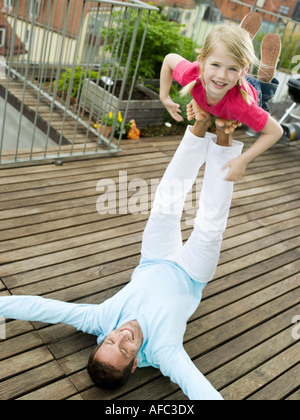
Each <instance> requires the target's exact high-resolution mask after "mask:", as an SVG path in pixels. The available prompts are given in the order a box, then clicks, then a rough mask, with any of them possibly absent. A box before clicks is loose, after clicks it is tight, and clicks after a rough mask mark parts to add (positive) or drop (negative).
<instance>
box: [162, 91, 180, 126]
mask: <svg viewBox="0 0 300 420" xmlns="http://www.w3.org/2000/svg"><path fill="white" fill-rule="evenodd" d="M161 102H162V104H163V105H164V107H165V108H166V110H167V111H168V113H169V114H170V115H171V117H172V118H174V120H175V121H178V122H182V121H183V117H182V116H181V115H180V114H181V109H180V105H179V104H176V103H175V102H174V101H173V99H172V98H171V97H170V96H168V97H167V98H166V99H163V100H162V99H161Z"/></svg>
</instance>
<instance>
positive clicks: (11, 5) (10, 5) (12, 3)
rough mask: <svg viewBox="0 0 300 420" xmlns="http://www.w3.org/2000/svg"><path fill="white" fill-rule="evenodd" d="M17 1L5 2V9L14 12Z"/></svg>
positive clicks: (9, 0) (6, 0) (8, 0)
mask: <svg viewBox="0 0 300 420" xmlns="http://www.w3.org/2000/svg"><path fill="white" fill-rule="evenodd" d="M14 3H15V0H4V7H5V8H6V9H7V10H12V9H13V8H14Z"/></svg>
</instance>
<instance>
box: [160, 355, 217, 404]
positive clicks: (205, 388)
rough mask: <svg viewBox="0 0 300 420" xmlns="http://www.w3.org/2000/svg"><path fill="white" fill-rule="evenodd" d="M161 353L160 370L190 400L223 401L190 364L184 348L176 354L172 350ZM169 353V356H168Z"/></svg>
mask: <svg viewBox="0 0 300 420" xmlns="http://www.w3.org/2000/svg"><path fill="white" fill-rule="evenodd" d="M170 350H171V351H170V352H168V350H167V349H165V350H164V352H163V351H162V352H161V353H160V354H161V355H162V358H161V363H160V370H161V372H162V374H163V375H164V376H168V377H169V378H170V379H171V381H172V382H174V383H176V384H178V385H179V386H180V388H181V390H182V391H183V392H184V394H185V395H187V396H188V397H189V399H190V400H204V401H206V400H213V401H217V400H220V401H222V400H223V397H222V395H221V394H220V393H219V392H218V391H217V390H216V389H215V388H214V387H213V386H212V385H211V383H210V382H209V381H208V380H207V379H206V378H205V376H204V375H203V374H202V373H201V372H200V371H199V369H198V368H197V367H196V365H195V364H194V363H193V362H192V360H191V359H190V357H189V355H188V354H187V353H186V351H185V350H184V348H183V347H182V349H181V350H179V351H178V352H174V349H170ZM168 353H169V354H168Z"/></svg>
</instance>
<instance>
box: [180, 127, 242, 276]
mask: <svg viewBox="0 0 300 420" xmlns="http://www.w3.org/2000/svg"><path fill="white" fill-rule="evenodd" d="M242 148H243V144H242V143H240V142H237V141H235V140H232V135H231V134H226V133H225V132H224V130H217V136H215V137H214V139H212V140H211V141H210V142H209V146H208V152H207V159H206V168H205V175H204V181H203V188H202V192H201V196H200V203H199V211H198V214H197V217H196V219H195V225H194V230H193V232H192V234H191V236H190V238H189V240H188V241H187V243H186V244H185V245H184V247H183V249H182V251H181V252H180V254H179V256H178V258H177V262H178V264H179V265H181V266H182V267H183V268H184V269H185V270H186V271H187V272H188V274H189V275H190V276H191V277H192V278H193V279H194V280H196V281H198V282H201V283H207V282H208V281H210V280H211V279H212V277H213V276H214V273H215V270H216V267H217V264H218V261H219V256H220V250H221V244H222V236H223V232H224V231H225V229H226V226H227V219H228V215H229V210H230V206H231V200H232V193H233V186H234V184H233V182H229V181H225V177H226V172H225V171H223V170H222V168H223V167H224V166H225V164H226V163H228V162H229V161H230V160H232V159H234V158H236V157H238V156H239V155H240V154H241V152H242Z"/></svg>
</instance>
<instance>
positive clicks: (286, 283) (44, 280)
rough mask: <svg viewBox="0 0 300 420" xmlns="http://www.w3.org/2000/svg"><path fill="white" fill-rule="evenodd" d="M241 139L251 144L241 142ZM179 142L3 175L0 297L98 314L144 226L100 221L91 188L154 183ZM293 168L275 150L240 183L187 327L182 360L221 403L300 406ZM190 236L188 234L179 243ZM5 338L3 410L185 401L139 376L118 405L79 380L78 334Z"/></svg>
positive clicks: (13, 329)
mask: <svg viewBox="0 0 300 420" xmlns="http://www.w3.org/2000/svg"><path fill="white" fill-rule="evenodd" d="M236 138H238V139H241V140H244V141H246V144H247V145H249V144H250V143H251V142H252V141H253V140H250V139H247V138H245V135H244V134H243V132H239V133H237V135H236ZM179 140H180V139H179V138H157V139H144V140H141V141H140V142H134V141H131V142H129V141H128V142H123V144H122V149H123V152H122V153H120V154H119V155H118V156H115V157H105V158H99V159H90V160H85V161H75V162H67V163H65V164H64V165H63V166H60V167H57V166H54V165H51V164H43V165H39V166H34V167H30V168H29V167H27V168H26V167H24V168H22V167H16V168H12V169H6V168H2V169H1V170H0V175H1V177H0V191H1V194H0V231H1V234H0V264H1V266H0V296H6V295H9V294H15V295H20V294H33V295H35V294H38V295H42V296H44V297H48V298H54V299H60V300H65V301H70V302H85V303H94V304H97V303H101V302H103V301H104V300H106V299H107V298H109V297H110V296H112V295H114V294H115V293H116V292H117V291H118V290H120V289H121V288H122V287H123V286H124V285H125V284H126V283H127V282H128V281H129V280H130V277H131V273H132V271H133V269H134V268H135V266H136V265H137V264H138V262H139V258H140V255H139V252H140V245H141V238H142V232H143V229H144V226H145V223H146V220H147V217H148V215H147V214H136V215H131V214H116V215H113V214H112V215H105V216H100V215H99V214H98V213H97V211H96V201H97V198H98V197H99V195H100V194H99V192H97V191H96V185H97V182H98V181H99V180H100V179H105V178H112V179H116V181H117V180H118V176H119V171H128V182H129V181H130V180H132V179H134V178H143V179H145V180H148V181H149V180H150V179H153V178H155V179H158V178H160V177H161V176H162V174H163V172H164V170H165V168H166V166H167V164H168V162H169V161H170V159H171V157H172V155H173V153H174V151H175V149H176V147H177V145H178V143H179ZM299 162H300V146H299V144H294V145H290V146H286V145H281V144H278V145H276V146H274V147H273V148H272V149H271V150H269V151H268V152H266V153H265V154H264V155H263V156H261V157H260V158H258V159H257V160H256V161H255V162H254V163H252V164H251V165H250V167H249V168H248V171H247V175H246V176H245V177H244V179H243V180H242V181H241V182H239V183H237V184H236V187H235V193H234V199H233V204H232V209H231V213H230V219H229V223H228V229H227V231H226V234H225V237H224V243H223V249H222V255H221V259H220V264H219V267H218V269H217V273H216V275H215V278H214V280H213V281H212V282H211V283H210V284H209V285H208V286H207V288H206V289H205V292H204V297H203V300H202V303H201V305H200V307H199V308H198V310H197V312H196V313H195V314H194V315H193V317H192V318H191V320H190V322H189V324H188V327H187V331H186V335H185V348H186V350H187V352H188V353H189V354H190V356H191V357H192V359H193V360H194V362H195V363H196V365H197V366H198V367H199V369H200V370H201V371H202V372H203V373H204V374H205V375H206V376H207V378H208V379H209V380H210V381H211V382H212V384H213V385H214V386H215V387H216V388H217V389H218V390H220V392H221V393H222V395H223V397H224V398H225V399H229V400H242V399H252V400H253V399H254V400H256V399H257V400H280V399H288V400H299V399H300V363H299V361H300V341H299V339H298V340H297V339H295V338H293V336H292V331H293V328H294V327H295V325H292V319H293V318H294V317H295V316H297V315H300V299H299V296H300V295H299V292H300V274H299V273H300V176H299ZM149 182H150V181H149ZM148 200H149V201H150V197H148ZM149 205H150V204H149ZM189 217H191V216H189ZM190 232H191V228H190V227H186V224H184V238H187V237H188V235H189V234H190ZM6 327H7V328H6V329H7V331H6V332H7V339H6V340H3V341H1V342H0V400H8V399H25V400H28V399H84V400H90V399H101V400H109V399H123V400H124V399H125V400H144V399H152V400H158V399H185V396H184V395H183V394H182V392H181V391H180V390H179V388H178V386H176V385H175V384H172V383H171V382H170V381H169V380H168V379H167V378H164V377H162V376H161V374H160V372H159V371H157V370H155V369H153V368H146V369H138V370H137V372H136V373H135V374H134V375H133V377H132V379H131V380H130V381H129V383H128V384H127V385H126V386H125V387H124V388H122V389H121V390H119V391H118V392H106V391H102V390H100V389H97V388H96V387H94V386H93V385H92V383H91V381H90V379H89V377H88V374H87V372H86V370H85V367H86V363H87V359H88V356H89V354H90V352H91V350H92V349H93V348H94V346H95V337H92V336H89V335H86V334H83V333H81V332H77V331H76V330H75V329H73V328H72V327H69V326H66V325H62V324H59V325H54V326H52V325H45V324H41V323H30V322H21V321H16V320H14V321H9V322H7V325H6ZM298 333H299V328H298Z"/></svg>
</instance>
